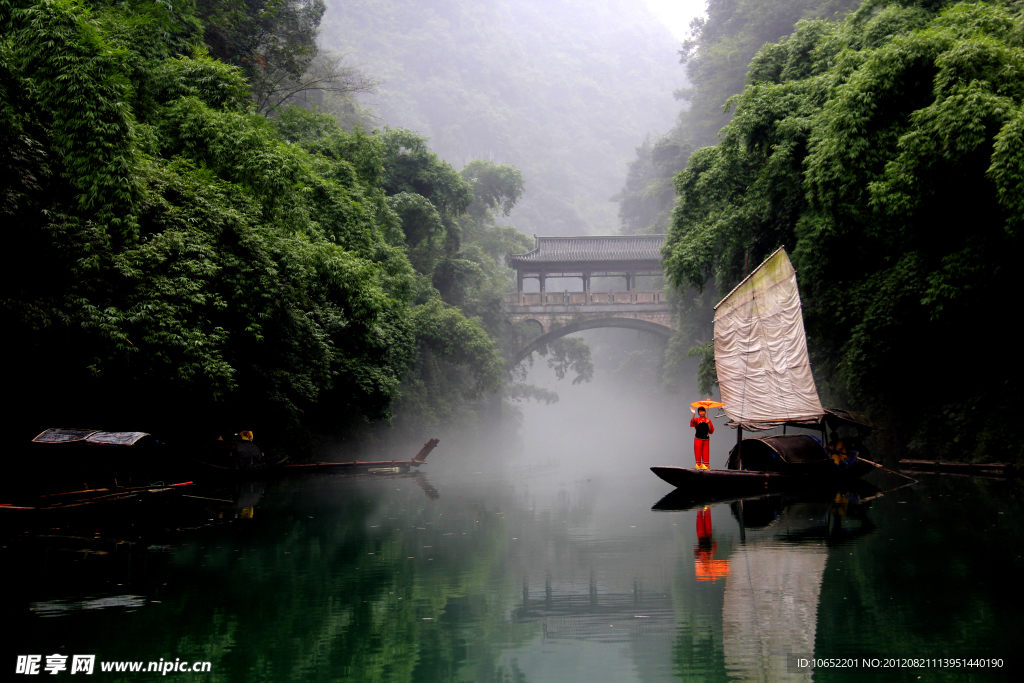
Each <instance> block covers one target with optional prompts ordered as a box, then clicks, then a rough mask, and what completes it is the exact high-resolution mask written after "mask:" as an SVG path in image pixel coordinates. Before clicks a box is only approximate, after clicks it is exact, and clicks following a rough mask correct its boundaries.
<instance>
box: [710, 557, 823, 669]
mask: <svg viewBox="0 0 1024 683" xmlns="http://www.w3.org/2000/svg"><path fill="white" fill-rule="evenodd" d="M827 557H828V555H827V554H826V549H825V548H823V547H820V546H815V547H808V546H781V547H780V546H758V545H745V546H741V547H740V548H739V549H738V550H737V551H736V552H735V553H734V554H733V555H732V557H731V558H730V561H729V564H730V569H731V571H730V573H729V577H728V579H727V580H726V582H725V603H724V605H723V606H722V621H723V624H722V636H723V645H724V649H725V668H726V671H727V672H728V674H729V675H730V676H731V677H733V678H737V679H739V680H741V681H773V682H774V681H810V680H811V673H812V672H811V670H810V669H804V670H800V671H799V672H791V671H790V670H789V669H788V668H787V655H790V654H792V655H797V656H799V657H808V658H809V657H813V656H814V635H815V631H816V628H817V621H818V595H819V594H820V593H821V581H822V574H823V573H824V571H825V560H826V559H827Z"/></svg>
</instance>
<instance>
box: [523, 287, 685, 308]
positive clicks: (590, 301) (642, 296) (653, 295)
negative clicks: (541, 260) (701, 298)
mask: <svg viewBox="0 0 1024 683" xmlns="http://www.w3.org/2000/svg"><path fill="white" fill-rule="evenodd" d="M666 300H667V299H666V297H665V292H664V291H663V290H656V291H650V292H639V291H635V290H634V291H632V292H518V293H515V294H506V295H505V303H506V304H509V305H511V306H593V305H597V306H600V305H602V304H605V305H607V304H660V303H664V302H665V301H666Z"/></svg>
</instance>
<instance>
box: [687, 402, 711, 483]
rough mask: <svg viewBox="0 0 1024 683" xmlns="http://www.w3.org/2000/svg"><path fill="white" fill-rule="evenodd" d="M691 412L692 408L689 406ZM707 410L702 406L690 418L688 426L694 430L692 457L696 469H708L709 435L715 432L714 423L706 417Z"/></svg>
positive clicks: (709, 456)
mask: <svg viewBox="0 0 1024 683" xmlns="http://www.w3.org/2000/svg"><path fill="white" fill-rule="evenodd" d="M690 412H691V413H693V412H694V410H693V408H690ZM707 412H708V411H707V410H706V409H705V408H704V407H703V406H702V407H700V408H697V412H696V413H695V414H694V416H693V417H692V418H690V427H692V428H693V429H695V430H696V432H695V434H694V439H693V457H694V459H695V460H696V461H697V469H698V470H706V469H708V460H709V459H710V458H711V435H712V434H714V433H715V425H713V424H712V423H711V420H709V419H708V418H707Z"/></svg>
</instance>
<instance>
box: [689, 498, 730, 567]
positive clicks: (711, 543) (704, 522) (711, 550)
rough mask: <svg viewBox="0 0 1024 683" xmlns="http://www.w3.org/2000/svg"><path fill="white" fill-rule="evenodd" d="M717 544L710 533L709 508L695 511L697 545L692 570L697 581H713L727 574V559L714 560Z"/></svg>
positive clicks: (694, 550) (705, 507)
mask: <svg viewBox="0 0 1024 683" xmlns="http://www.w3.org/2000/svg"><path fill="white" fill-rule="evenodd" d="M716 550H718V544H717V543H715V539H714V538H713V537H712V535H711V508H709V507H708V506H706V505H705V506H704V507H703V509H701V510H698V511H697V547H696V548H694V549H693V557H694V571H695V572H696V573H697V580H698V581H714V580H715V579H720V578H722V577H724V576H727V575H728V574H729V561H728V560H716V559H715V551H716Z"/></svg>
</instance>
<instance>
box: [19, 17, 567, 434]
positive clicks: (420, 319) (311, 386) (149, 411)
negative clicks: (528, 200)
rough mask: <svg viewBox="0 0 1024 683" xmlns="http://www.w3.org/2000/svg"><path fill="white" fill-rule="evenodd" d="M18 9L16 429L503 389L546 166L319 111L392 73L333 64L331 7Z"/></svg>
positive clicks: (209, 423)
mask: <svg viewBox="0 0 1024 683" xmlns="http://www.w3.org/2000/svg"><path fill="white" fill-rule="evenodd" d="M0 8H2V12H3V13H2V15H0V25H2V28H3V36H4V38H3V42H2V43H0V49H2V52H0V98H2V102H3V108H2V113H0V117H2V119H0V120H2V128H0V146H2V148H3V149H2V159H3V161H2V162H0V163H2V166H0V173H2V175H3V187H4V194H3V205H2V211H3V214H4V217H5V221H4V222H5V224H6V225H8V226H10V227H12V228H14V229H12V230H10V231H9V232H10V234H9V241H8V246H7V253H8V254H9V255H10V257H9V259H8V264H7V267H6V268H5V269H4V270H3V275H2V287H3V296H2V300H3V336H4V338H5V340H6V341H7V349H8V351H9V354H10V359H11V360H10V362H8V363H6V364H5V366H4V367H5V386H6V387H7V389H8V392H9V395H11V396H16V397H18V400H17V401H16V402H15V404H14V405H12V406H11V407H10V408H9V412H8V413H7V415H6V416H5V417H6V419H7V420H8V421H9V424H10V425H19V426H20V428H21V429H37V428H38V429H42V428H45V427H47V426H53V425H54V424H85V425H94V424H96V425H100V426H101V427H105V428H127V427H135V428H139V427H142V428H144V429H147V430H149V431H161V430H164V431H171V432H174V431H177V432H181V431H183V430H184V431H194V432H203V431H204V430H210V431H216V430H219V431H224V430H237V429H239V428H243V427H244V426H245V425H249V426H250V427H251V428H256V426H257V425H258V426H259V428H260V429H261V430H262V431H261V436H263V438H264V439H270V440H273V439H277V440H279V441H281V440H284V439H287V440H288V441H289V442H290V443H291V444H293V446H294V445H296V444H298V445H302V444H306V445H308V444H309V443H311V438H312V435H315V434H321V435H323V434H332V433H333V434H345V433H347V432H351V430H352V429H354V428H356V427H358V426H359V425H363V424H367V423H369V422H370V421H373V420H381V419H384V418H388V417H389V416H391V415H394V414H397V416H396V420H398V422H399V423H403V424H406V425H409V426H417V425H420V426H423V425H437V424H438V423H440V422H442V421H448V422H452V421H454V422H459V421H460V420H461V421H463V422H465V421H470V420H472V419H473V417H474V416H475V415H476V412H475V411H478V410H482V409H485V407H486V404H487V401H486V400H484V399H485V397H486V396H487V395H491V396H494V395H496V392H498V391H500V390H501V388H502V385H503V383H504V382H505V379H506V371H505V364H504V361H503V359H502V355H501V344H503V343H504V344H508V343H514V339H513V338H514V334H515V331H514V330H511V329H509V328H508V326H507V323H505V322H504V321H503V319H502V318H501V316H500V315H499V306H500V303H501V295H502V293H503V292H504V291H505V289H506V288H507V287H508V286H509V285H508V283H509V282H510V276H509V271H508V269H507V268H506V266H505V255H506V254H507V253H509V252H510V251H521V250H524V249H525V248H526V247H527V246H528V245H529V243H530V241H529V240H527V239H526V238H525V237H524V236H523V235H522V234H520V233H518V232H517V231H515V230H513V229H512V228H509V227H501V226H499V225H498V223H497V220H496V215H498V216H500V215H503V214H507V213H508V211H509V210H511V208H512V207H513V206H514V205H515V203H516V202H517V200H518V199H519V198H520V196H521V195H522V192H523V184H524V183H523V178H522V175H521V174H520V173H519V171H518V170H517V169H515V168H513V167H511V166H507V165H500V164H495V163H493V162H491V161H487V160H474V161H471V162H470V163H467V164H466V165H465V168H463V170H462V171H461V173H459V172H456V171H455V169H454V168H453V167H452V166H451V165H450V164H448V163H446V162H444V161H442V160H441V159H439V158H438V156H437V155H436V154H435V153H434V152H433V151H432V150H431V149H430V148H429V147H428V146H427V144H426V141H425V140H424V139H423V138H422V137H421V136H419V135H417V134H415V133H412V132H410V131H407V130H401V129H395V130H390V129H389V130H385V131H382V132H375V133H374V134H368V133H366V132H362V131H360V130H355V131H346V130H345V129H343V128H342V127H341V125H339V123H338V122H337V121H336V120H335V119H334V118H332V117H330V116H328V115H326V114H324V113H322V112H321V111H319V110H318V109H317V108H315V107H309V106H308V99H309V98H308V97H302V96H301V95H303V94H307V95H308V94H310V93H312V94H315V95H316V96H317V97H319V98H321V99H323V98H324V97H325V96H334V97H337V98H342V99H344V98H346V97H347V98H350V97H351V94H352V93H353V92H358V91H360V90H363V89H365V88H367V87H372V81H371V79H369V78H368V77H366V76H364V75H363V74H361V73H359V72H357V71H353V70H351V69H349V68H347V67H344V68H343V67H341V66H339V63H338V62H337V61H336V60H335V61H333V62H329V63H327V65H326V66H323V65H322V64H321V62H319V61H318V60H320V59H321V57H322V55H320V54H319V53H318V50H317V47H316V42H315V38H316V30H317V25H318V23H319V21H320V18H321V16H322V14H323V10H324V6H323V4H322V3H320V2H318V1H312V2H310V1H308V0H289V1H288V2H261V1H259V0H255V1H254V2H249V3H240V4H238V3H234V2H232V1H230V0H223V1H216V0H210V1H207V2H200V3H198V4H195V5H194V4H193V3H192V2H188V1H186V0H182V1H180V2H176V3H168V4H161V3H151V2H144V1H142V0H138V1H136V2H124V3H117V4H112V3H107V2H85V1H82V0H46V1H44V2H10V3H8V2H4V3H3V4H2V5H0ZM318 64H320V66H318ZM296 102H299V103H303V104H306V105H307V106H306V107H299V106H296V104H295V103H296ZM510 340H511V341H510ZM570 350H571V349H570ZM556 355H557V354H556ZM563 356H564V354H563ZM552 360H556V359H552ZM586 360H587V359H586V358H580V357H578V354H577V357H575V358H569V359H568V361H567V362H570V363H571V362H573V361H583V362H584V363H585V362H586ZM518 390H519V392H520V394H522V393H524V392H525V393H527V394H528V393H530V392H529V387H523V386H520V387H519V389H518Z"/></svg>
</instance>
